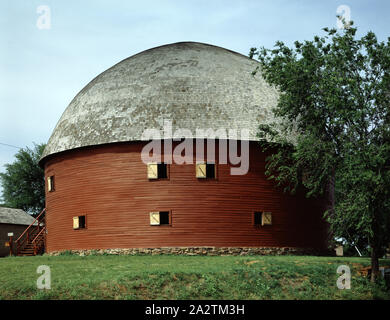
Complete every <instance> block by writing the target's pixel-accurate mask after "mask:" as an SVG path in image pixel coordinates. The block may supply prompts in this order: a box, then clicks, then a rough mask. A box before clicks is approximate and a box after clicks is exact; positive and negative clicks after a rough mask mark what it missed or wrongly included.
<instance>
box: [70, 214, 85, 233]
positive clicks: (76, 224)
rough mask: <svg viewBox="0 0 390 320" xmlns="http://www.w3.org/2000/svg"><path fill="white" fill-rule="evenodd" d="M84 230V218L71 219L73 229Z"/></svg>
mask: <svg viewBox="0 0 390 320" xmlns="http://www.w3.org/2000/svg"><path fill="white" fill-rule="evenodd" d="M85 228H86V219H85V216H78V217H73V229H74V230H78V229H85Z"/></svg>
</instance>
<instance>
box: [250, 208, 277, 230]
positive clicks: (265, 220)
mask: <svg viewBox="0 0 390 320" xmlns="http://www.w3.org/2000/svg"><path fill="white" fill-rule="evenodd" d="M252 222H253V225H254V226H255V227H264V226H271V225H272V212H269V211H255V212H254V213H253V220H252Z"/></svg>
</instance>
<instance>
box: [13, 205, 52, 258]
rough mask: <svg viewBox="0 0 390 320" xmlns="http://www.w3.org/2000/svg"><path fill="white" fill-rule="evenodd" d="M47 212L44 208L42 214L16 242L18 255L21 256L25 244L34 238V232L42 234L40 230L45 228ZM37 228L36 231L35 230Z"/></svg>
mask: <svg viewBox="0 0 390 320" xmlns="http://www.w3.org/2000/svg"><path fill="white" fill-rule="evenodd" d="M45 211H46V208H44V209H43V210H42V211H41V213H40V214H39V215H38V216H37V217H36V218H35V219H34V221H33V222H32V223H31V224H30V225H29V226H28V227H27V228H26V230H24V231H23V233H22V234H21V235H20V237H19V238H18V239H17V240H16V255H19V253H20V250H21V249H22V248H23V247H24V245H25V244H27V243H29V240H30V238H31V236H32V232H33V231H35V230H38V233H40V231H42V230H40V228H41V227H42V228H44V224H43V221H44V217H45V216H44V213H45ZM33 227H35V229H34V228H33Z"/></svg>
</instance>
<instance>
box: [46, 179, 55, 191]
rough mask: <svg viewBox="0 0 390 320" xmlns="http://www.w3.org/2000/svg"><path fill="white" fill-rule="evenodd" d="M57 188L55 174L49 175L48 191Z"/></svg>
mask: <svg viewBox="0 0 390 320" xmlns="http://www.w3.org/2000/svg"><path fill="white" fill-rule="evenodd" d="M55 190H56V189H55V179H54V175H51V176H48V177H47V191H48V192H54V191H55Z"/></svg>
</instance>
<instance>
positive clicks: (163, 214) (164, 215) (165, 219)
mask: <svg viewBox="0 0 390 320" xmlns="http://www.w3.org/2000/svg"><path fill="white" fill-rule="evenodd" d="M169 224H170V221H169V211H156V212H150V225H151V226H160V225H169Z"/></svg>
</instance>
